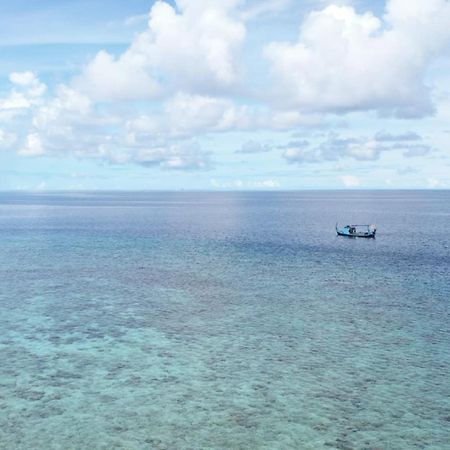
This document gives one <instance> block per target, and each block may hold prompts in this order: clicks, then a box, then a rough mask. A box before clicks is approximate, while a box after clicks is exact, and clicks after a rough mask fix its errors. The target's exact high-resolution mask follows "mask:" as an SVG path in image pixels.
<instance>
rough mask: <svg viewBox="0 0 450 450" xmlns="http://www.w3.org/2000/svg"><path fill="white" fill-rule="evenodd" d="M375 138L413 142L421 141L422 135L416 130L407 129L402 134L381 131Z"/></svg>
mask: <svg viewBox="0 0 450 450" xmlns="http://www.w3.org/2000/svg"><path fill="white" fill-rule="evenodd" d="M375 140H376V141H378V142H411V141H421V140H422V137H421V136H420V135H418V134H417V133H415V132H414V131H407V132H405V133H400V134H392V133H388V132H386V131H379V132H378V133H377V134H376V135H375Z"/></svg>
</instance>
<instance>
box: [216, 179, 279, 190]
mask: <svg viewBox="0 0 450 450" xmlns="http://www.w3.org/2000/svg"><path fill="white" fill-rule="evenodd" d="M210 183H211V185H212V186H213V187H215V188H217V189H225V190H241V189H243V190H245V189H262V190H266V189H278V188H279V187H280V183H279V182H278V181H277V180H273V179H270V178H269V179H265V180H241V179H237V180H227V181H222V180H217V179H216V178H212V179H211V180H210Z"/></svg>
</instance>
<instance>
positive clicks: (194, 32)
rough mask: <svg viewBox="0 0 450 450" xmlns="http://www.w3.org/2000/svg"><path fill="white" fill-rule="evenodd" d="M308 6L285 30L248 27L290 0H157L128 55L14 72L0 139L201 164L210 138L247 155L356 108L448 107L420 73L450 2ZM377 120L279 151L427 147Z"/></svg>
mask: <svg viewBox="0 0 450 450" xmlns="http://www.w3.org/2000/svg"><path fill="white" fill-rule="evenodd" d="M312 4H313V5H314V8H312V9H311V10H310V11H309V12H308V13H307V14H305V15H304V16H303V17H302V18H301V20H299V23H298V24H297V26H298V33H297V38H296V39H293V40H290V41H288V40H284V41H282V40H277V39H274V38H271V36H270V35H269V36H263V37H262V36H259V35H257V34H255V35H252V33H255V32H254V29H255V26H254V25H255V23H258V21H259V20H263V19H262V18H263V17H264V15H266V14H278V13H280V12H282V11H286V9H288V8H291V9H293V8H295V5H294V3H293V2H289V1H286V0H267V1H264V2H259V3H258V5H255V4H254V3H252V4H249V3H248V2H245V1H243V0H225V1H223V2H216V1H212V0H189V1H187V0H177V2H176V4H175V5H171V4H169V3H168V2H165V1H162V0H158V1H156V2H155V3H154V4H153V5H152V6H151V8H150V11H149V13H148V16H147V23H146V25H145V29H144V30H143V31H141V32H140V33H138V34H137V35H136V36H135V38H134V39H133V41H132V42H131V43H130V45H129V46H128V48H127V49H126V50H125V51H124V52H122V53H120V54H112V53H110V52H108V51H106V50H100V51H98V53H97V54H96V55H95V56H94V57H93V58H92V59H91V60H89V61H88V62H87V63H86V64H85V66H84V67H80V69H79V71H78V74H76V75H75V76H74V77H72V79H71V80H69V81H68V82H65V83H59V84H58V83H55V82H54V81H52V80H50V81H47V80H46V83H44V82H43V81H42V80H41V79H40V78H39V77H38V74H35V73H33V72H31V71H25V72H13V73H11V74H10V77H9V85H10V88H9V92H5V93H4V94H3V95H2V96H1V97H0V119H1V125H0V148H2V149H3V150H10V151H15V152H16V153H18V154H20V155H21V156H23V157H38V156H45V155H50V156H58V157H64V156H67V155H72V156H75V157H77V158H82V159H88V160H98V161H106V162H108V163H111V164H129V163H133V164H138V165H141V166H144V167H159V168H161V169H165V170H187V171H198V170H200V171H207V170H212V169H214V167H215V166H216V165H217V161H218V160H219V159H220V155H218V154H217V153H216V152H215V149H214V148H213V146H211V147H210V146H208V139H207V137H208V136H219V137H220V136H225V135H226V134H227V133H241V134H243V135H245V137H244V138H242V141H241V143H240V145H239V146H234V148H232V149H231V150H232V152H233V153H235V154H240V155H241V156H242V155H247V156H249V157H251V158H255V157H257V156H258V155H260V154H269V153H270V154H272V153H274V151H275V152H276V151H277V150H276V149H277V146H273V145H269V144H267V142H263V141H261V139H259V138H258V133H260V132H261V131H264V132H273V133H278V132H283V133H291V134H292V133H293V132H295V131H298V130H304V134H305V135H308V133H309V134H310V133H311V132H312V130H320V129H323V128H326V127H330V126H331V125H330V124H332V123H336V121H337V120H341V119H344V120H351V119H347V118H351V117H354V116H355V115H356V116H358V115H361V114H365V115H366V116H367V117H369V118H370V120H375V119H373V118H374V117H375V118H376V117H378V118H379V120H380V121H382V120H383V119H386V120H389V123H390V124H392V123H394V124H395V121H398V122H399V123H402V126H403V127H404V125H403V123H404V122H405V120H407V121H409V123H411V124H414V123H417V120H418V119H423V118H427V117H433V115H435V114H436V112H437V111H438V112H441V113H442V111H443V112H444V114H446V111H447V108H448V106H447V104H448V98H446V97H445V96H443V95H440V94H442V93H440V92H439V89H438V88H436V86H433V78H432V77H429V72H430V70H432V68H433V64H436V63H437V62H439V61H441V60H445V58H448V54H449V49H450V27H449V26H448V24H449V23H450V2H448V1H446V0H429V1H427V2H423V1H421V0H409V1H406V0H388V1H387V2H386V5H385V11H384V14H383V15H380V16H376V15H375V14H374V13H373V12H371V11H360V10H359V9H358V10H357V9H355V7H354V6H352V5H351V2H343V3H342V2H341V3H339V4H333V2H313V3H312ZM254 42H256V44H254ZM255 61H256V63H255ZM254 64H256V65H257V67H258V69H259V68H260V73H259V76H258V79H257V80H255V78H254V77H255V75H254V71H253V70H252V69H253V68H252V65H254ZM47 78H48V77H47ZM255 86H257V87H258V88H257V89H255ZM442 105H444V106H442ZM378 127H379V128H378V130H373V133H375V132H376V131H378V134H376V135H375V134H373V135H372V136H371V137H370V136H367V135H366V136H365V137H364V136H361V135H360V136H349V133H348V132H347V133H345V134H346V136H344V137H340V136H339V133H340V132H339V133H338V132H337V131H336V130H334V131H333V132H329V133H328V134H326V135H325V134H323V135H322V137H321V138H316V140H315V141H314V142H313V143H311V144H310V143H309V142H308V143H306V138H305V139H297V140H295V139H294V140H293V139H292V138H291V137H288V138H287V139H286V142H285V143H284V144H282V145H280V146H278V148H279V150H278V155H279V158H280V160H281V161H283V160H284V161H285V162H286V163H288V165H292V164H301V165H303V164H312V163H314V164H316V163H318V162H321V161H338V160H354V161H359V162H364V161H376V160H378V159H380V158H383V155H385V154H387V153H392V152H397V154H398V155H401V157H402V158H414V157H426V156H427V155H430V154H431V153H433V151H434V149H435V146H434V145H433V143H432V142H429V141H428V140H427V139H428V138H427V137H424V136H421V135H419V133H418V132H417V131H415V128H414V125H410V126H407V128H406V129H405V128H403V129H398V130H397V128H396V127H395V126H394V127H393V129H391V130H388V131H380V129H383V128H385V127H384V126H383V125H382V124H381V126H380V125H378ZM411 130H414V131H411ZM308 140H309V139H308ZM237 148H238V150H236V149H237ZM252 155H253V156H252ZM255 155H256V156H255ZM346 180H347V181H345V184H346V185H348V184H349V183H348V180H349V178H348V179H346ZM350 184H351V183H350ZM353 185H356V183H353Z"/></svg>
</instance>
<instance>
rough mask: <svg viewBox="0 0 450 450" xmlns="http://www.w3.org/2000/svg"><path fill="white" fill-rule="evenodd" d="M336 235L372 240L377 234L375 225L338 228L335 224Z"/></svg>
mask: <svg viewBox="0 0 450 450" xmlns="http://www.w3.org/2000/svg"><path fill="white" fill-rule="evenodd" d="M336 233H337V234H338V236H347V237H360V238H374V237H375V235H376V233H377V227H376V226H375V225H345V227H342V228H339V226H338V224H337V223H336Z"/></svg>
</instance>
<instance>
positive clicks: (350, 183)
mask: <svg viewBox="0 0 450 450" xmlns="http://www.w3.org/2000/svg"><path fill="white" fill-rule="evenodd" d="M340 180H341V182H342V184H343V185H344V186H345V187H358V186H361V183H362V181H361V179H360V178H358V177H355V176H354V175H342V176H341V177H340Z"/></svg>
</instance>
